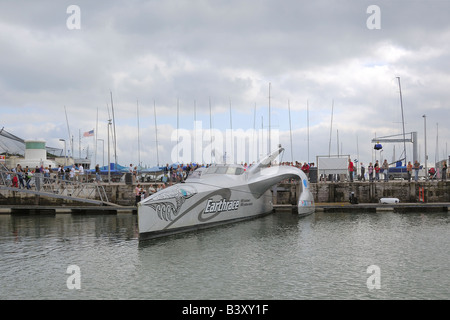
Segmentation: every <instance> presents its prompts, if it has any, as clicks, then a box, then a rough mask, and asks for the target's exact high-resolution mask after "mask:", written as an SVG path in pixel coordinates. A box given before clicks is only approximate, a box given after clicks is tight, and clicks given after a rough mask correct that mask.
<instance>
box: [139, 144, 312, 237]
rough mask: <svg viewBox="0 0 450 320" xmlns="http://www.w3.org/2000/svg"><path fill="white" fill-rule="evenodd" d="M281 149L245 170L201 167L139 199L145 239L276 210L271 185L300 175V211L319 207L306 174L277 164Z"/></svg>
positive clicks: (141, 232)
mask: <svg viewBox="0 0 450 320" xmlns="http://www.w3.org/2000/svg"><path fill="white" fill-rule="evenodd" d="M282 151H284V149H283V148H282V147H279V148H278V149H277V150H275V151H274V152H272V153H271V154H269V155H268V156H266V157H265V158H264V159H262V160H260V161H259V162H257V163H256V164H253V165H252V166H251V167H250V168H248V169H245V168H244V167H243V166H241V165H236V164H217V165H211V166H210V167H208V168H199V169H197V170H196V171H194V173H193V174H191V175H190V176H189V178H188V179H186V182H185V183H178V184H175V185H173V186H170V187H168V188H166V189H162V190H160V191H158V192H156V193H155V194H153V195H151V196H149V197H148V198H146V199H144V200H143V201H141V202H140V203H139V204H138V226H139V240H146V239H152V238H158V237H162V236H166V235H170V234H175V233H180V232H185V231H192V230H198V229H204V228H210V227H213V226H217V225H222V224H226V223H233V222H237V221H242V220H247V219H252V218H255V217H258V216H262V215H265V214H268V213H271V212H272V211H273V204H272V193H271V191H270V189H271V187H272V186H274V185H276V184H277V183H279V182H281V181H283V180H285V179H297V180H300V196H299V199H298V203H297V204H298V214H299V215H309V214H311V213H313V212H314V208H315V205H314V197H313V195H312V193H311V191H310V188H309V182H308V178H307V177H306V175H305V173H304V172H303V171H302V170H300V169H298V168H296V167H292V166H278V165H276V166H273V165H271V163H272V162H273V160H274V159H276V157H277V156H278V155H279V154H280V153H281V152H282Z"/></svg>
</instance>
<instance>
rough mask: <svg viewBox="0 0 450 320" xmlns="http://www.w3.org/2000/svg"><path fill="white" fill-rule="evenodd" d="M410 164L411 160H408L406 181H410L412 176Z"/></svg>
mask: <svg viewBox="0 0 450 320" xmlns="http://www.w3.org/2000/svg"><path fill="white" fill-rule="evenodd" d="M412 168H413V166H412V164H411V161H408V165H407V166H406V173H407V174H408V182H410V181H411V177H412Z"/></svg>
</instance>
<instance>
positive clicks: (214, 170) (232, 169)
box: [204, 165, 245, 175]
mask: <svg viewBox="0 0 450 320" xmlns="http://www.w3.org/2000/svg"><path fill="white" fill-rule="evenodd" d="M244 171H245V169H244V168H241V167H237V166H227V165H224V166H220V165H218V166H211V167H209V168H208V169H206V171H205V173H204V174H229V175H241V174H243V173H244Z"/></svg>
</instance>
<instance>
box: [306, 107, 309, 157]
mask: <svg viewBox="0 0 450 320" xmlns="http://www.w3.org/2000/svg"><path fill="white" fill-rule="evenodd" d="M306 126H307V130H308V132H307V138H308V163H310V162H309V102H308V100H306Z"/></svg>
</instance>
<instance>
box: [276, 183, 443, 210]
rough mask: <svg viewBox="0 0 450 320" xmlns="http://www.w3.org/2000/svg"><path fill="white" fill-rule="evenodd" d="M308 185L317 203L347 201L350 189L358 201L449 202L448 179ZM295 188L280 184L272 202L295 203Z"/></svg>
mask: <svg viewBox="0 0 450 320" xmlns="http://www.w3.org/2000/svg"><path fill="white" fill-rule="evenodd" d="M310 185H311V192H312V194H313V196H314V201H315V202H316V203H336V202H348V201H349V196H350V194H351V193H352V192H354V194H355V197H356V198H357V199H358V202H359V203H377V202H379V200H380V199H381V198H398V199H399V200H400V202H406V203H416V202H422V200H423V202H429V203H438V202H450V181H420V182H408V181H393V182H339V183H332V182H320V183H311V184H310ZM293 188H295V191H294V189H293ZM298 189H299V185H295V187H294V186H292V185H286V184H279V185H278V186H277V190H276V197H274V201H276V202H275V203H277V204H294V203H295V201H296V199H297V198H298V193H299V190H298ZM274 195H275V192H274Z"/></svg>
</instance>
